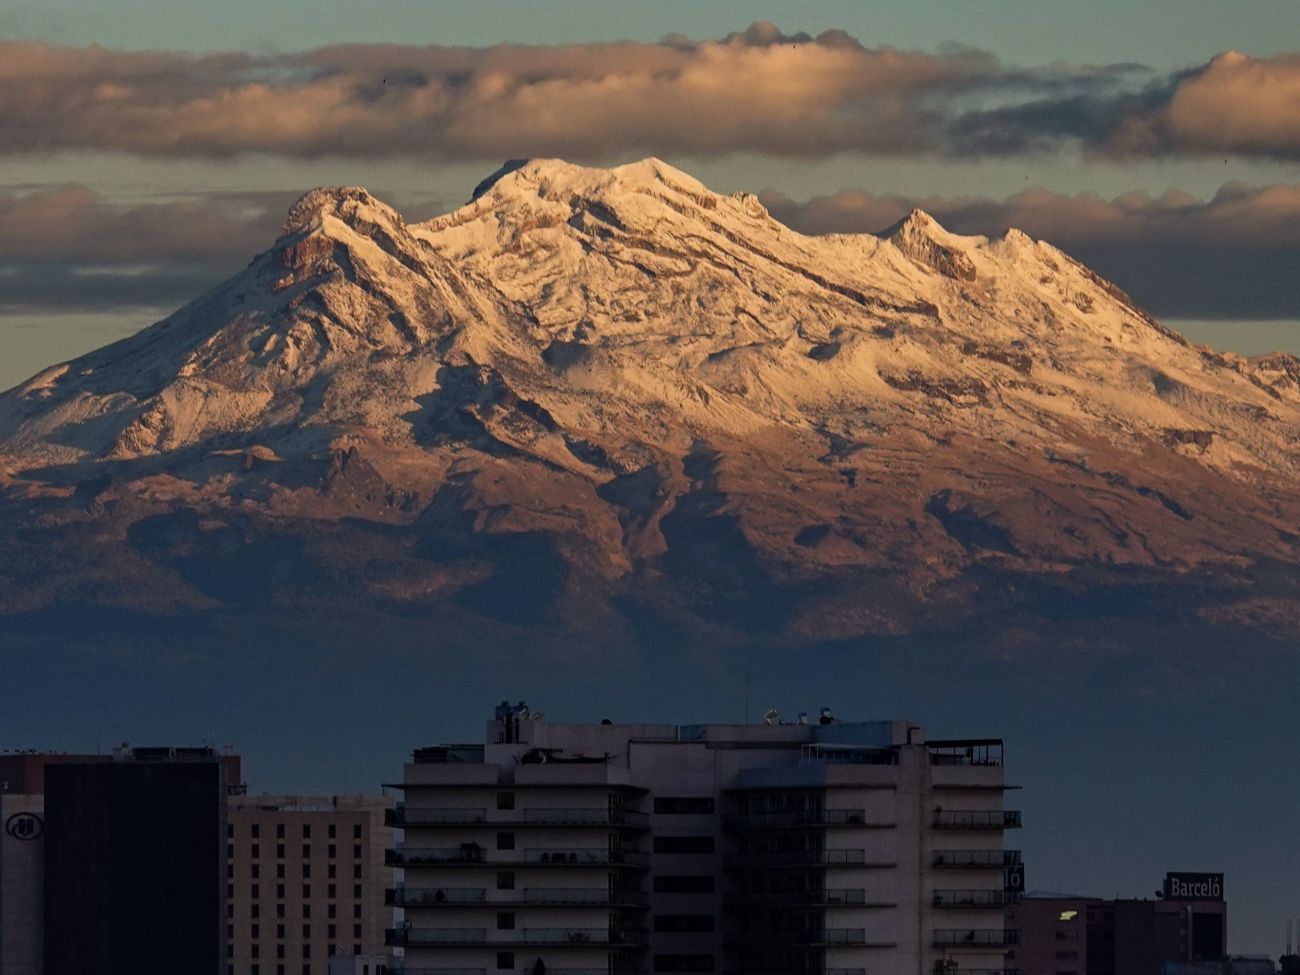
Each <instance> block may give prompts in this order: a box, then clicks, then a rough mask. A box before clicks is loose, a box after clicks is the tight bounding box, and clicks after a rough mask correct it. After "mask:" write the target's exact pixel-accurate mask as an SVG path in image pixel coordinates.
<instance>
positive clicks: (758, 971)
mask: <svg viewBox="0 0 1300 975" xmlns="http://www.w3.org/2000/svg"><path fill="white" fill-rule="evenodd" d="M547 975H550V969H547ZM722 975H867V970H866V969H865V968H751V969H744V970H729V971H724V972H723V973H722ZM962 975H969V972H968V971H967V970H963V971H962Z"/></svg>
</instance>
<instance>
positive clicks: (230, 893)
mask: <svg viewBox="0 0 1300 975" xmlns="http://www.w3.org/2000/svg"><path fill="white" fill-rule="evenodd" d="M234 899H235V885H234V884H226V900H228V901H233V900H234Z"/></svg>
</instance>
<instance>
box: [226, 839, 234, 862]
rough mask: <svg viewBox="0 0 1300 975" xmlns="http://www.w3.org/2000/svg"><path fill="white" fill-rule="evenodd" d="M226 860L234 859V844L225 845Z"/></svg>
mask: <svg viewBox="0 0 1300 975" xmlns="http://www.w3.org/2000/svg"><path fill="white" fill-rule="evenodd" d="M226 859H227V860H233V859H235V844H234V843H227V844H226Z"/></svg>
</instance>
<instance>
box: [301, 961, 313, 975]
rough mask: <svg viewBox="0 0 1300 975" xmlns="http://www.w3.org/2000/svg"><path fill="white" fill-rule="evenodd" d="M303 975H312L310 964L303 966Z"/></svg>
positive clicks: (306, 963)
mask: <svg viewBox="0 0 1300 975" xmlns="http://www.w3.org/2000/svg"><path fill="white" fill-rule="evenodd" d="M302 975H311V965H310V964H309V963H308V962H303V964H302Z"/></svg>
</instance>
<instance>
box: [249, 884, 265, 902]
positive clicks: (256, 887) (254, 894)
mask: <svg viewBox="0 0 1300 975" xmlns="http://www.w3.org/2000/svg"><path fill="white" fill-rule="evenodd" d="M261 893H262V885H261V884H250V885H249V887H248V896H249V897H250V898H251V899H252V900H257V898H258V897H259V896H260V895H261Z"/></svg>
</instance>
